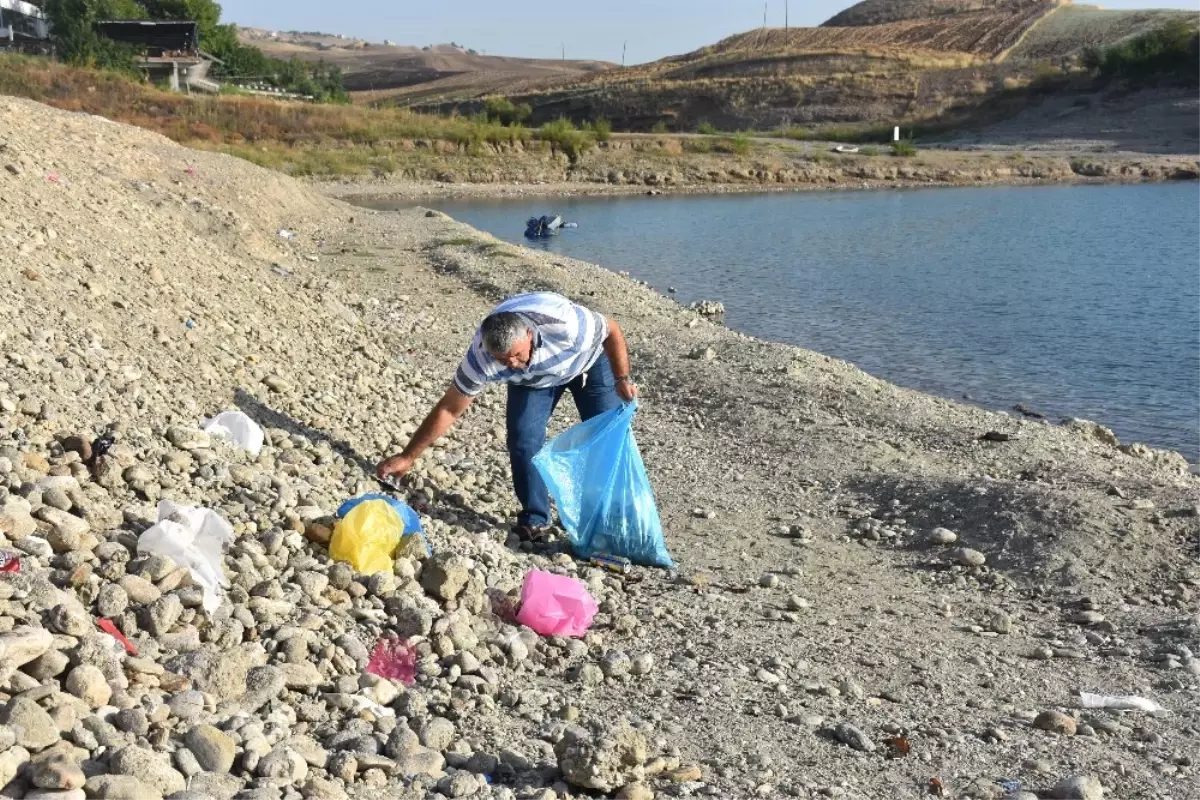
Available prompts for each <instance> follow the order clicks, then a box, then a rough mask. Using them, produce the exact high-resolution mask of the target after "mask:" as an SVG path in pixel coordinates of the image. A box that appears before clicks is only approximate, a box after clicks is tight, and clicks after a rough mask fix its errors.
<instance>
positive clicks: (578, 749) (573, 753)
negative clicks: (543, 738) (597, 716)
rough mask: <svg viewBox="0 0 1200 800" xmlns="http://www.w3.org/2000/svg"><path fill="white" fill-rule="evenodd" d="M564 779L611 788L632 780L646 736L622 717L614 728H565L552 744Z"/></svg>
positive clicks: (588, 786) (641, 759)
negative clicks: (557, 739)
mask: <svg viewBox="0 0 1200 800" xmlns="http://www.w3.org/2000/svg"><path fill="white" fill-rule="evenodd" d="M554 755H555V756H556V757H557V758H558V768H559V770H560V771H561V772H562V774H563V778H565V779H566V781H567V783H570V784H572V785H574V786H579V787H581V788H584V789H596V790H598V791H601V792H613V791H616V790H617V789H619V788H621V787H622V786H624V785H625V784H627V783H630V782H631V781H633V780H635V779H636V778H637V777H639V776H638V775H636V774H635V770H637V768H638V767H641V766H642V765H643V764H644V763H645V762H646V755H647V751H646V737H644V736H642V734H640V733H638V732H637V731H636V730H634V729H633V728H631V727H630V726H629V724H628V723H626V722H624V721H622V722H621V724H620V725H618V726H616V727H615V728H611V729H607V728H593V729H592V730H588V729H586V728H581V727H578V726H572V727H570V728H567V730H566V733H565V734H564V735H563V738H562V739H560V740H559V742H558V744H557V745H555V747H554Z"/></svg>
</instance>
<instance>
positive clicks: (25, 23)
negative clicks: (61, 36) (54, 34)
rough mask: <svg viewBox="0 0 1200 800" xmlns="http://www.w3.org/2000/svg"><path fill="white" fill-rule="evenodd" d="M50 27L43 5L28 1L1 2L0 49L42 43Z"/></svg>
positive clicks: (2, 0) (9, 0)
mask: <svg viewBox="0 0 1200 800" xmlns="http://www.w3.org/2000/svg"><path fill="white" fill-rule="evenodd" d="M49 38H50V26H49V25H48V24H47V23H46V15H45V14H44V13H42V9H41V5H40V4H38V3H29V2H26V0H0V47H13V46H16V45H23V44H27V43H36V42H42V41H45V40H47V39H49Z"/></svg>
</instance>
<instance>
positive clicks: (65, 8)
mask: <svg viewBox="0 0 1200 800" xmlns="http://www.w3.org/2000/svg"><path fill="white" fill-rule="evenodd" d="M45 12H46V18H47V20H49V22H50V28H51V36H52V38H53V40H54V47H55V49H56V50H57V51H58V54H59V57H60V58H62V59H63V60H64V61H67V62H68V63H71V64H75V65H77V66H85V67H104V68H110V69H120V70H124V71H128V72H136V62H135V60H134V54H133V51H132V50H131V49H129V48H127V47H123V46H121V45H119V44H117V43H116V42H113V41H112V40H110V39H108V38H106V37H104V36H101V35H100V34H99V33H97V32H96V23H97V22H98V21H100V20H104V19H145V18H146V11H145V9H143V8H142V7H141V6H140V5H138V4H137V3H136V2H134V0H48V2H47V3H46V6H45Z"/></svg>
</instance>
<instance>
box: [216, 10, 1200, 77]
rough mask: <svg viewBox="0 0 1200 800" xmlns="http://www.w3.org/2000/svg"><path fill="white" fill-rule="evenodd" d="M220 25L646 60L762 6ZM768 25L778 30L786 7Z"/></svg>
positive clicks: (757, 16)
mask: <svg viewBox="0 0 1200 800" xmlns="http://www.w3.org/2000/svg"><path fill="white" fill-rule="evenodd" d="M852 4H853V0H790V2H789V3H788V6H789V21H790V23H791V24H792V25H819V24H820V23H822V22H824V21H825V20H826V19H828V18H829V17H831V16H833V15H834V14H836V13H837V12H838V11H840V10H842V9H843V8H846V7H847V6H850V5H852ZM1101 4H1102V5H1103V6H1104V7H1106V8H1163V7H1173V8H1191V9H1193V10H1196V9H1197V2H1196V0H1191V2H1188V0H1158V2H1155V0H1112V1H1111V2H1106V3H1101ZM221 6H222V8H223V9H224V11H225V13H224V16H223V19H224V20H225V21H227V22H236V23H238V24H239V25H245V26H250V27H256V28H269V29H277V30H307V31H322V32H326V33H342V34H346V35H347V36H354V37H357V38H361V39H368V40H371V41H382V40H384V39H391V40H393V41H395V42H397V43H398V44H415V45H426V44H441V43H445V42H451V41H453V42H457V43H458V44H461V45H463V46H464V47H473V48H475V49H476V50H481V51H483V52H486V53H489V54H492V55H500V56H525V57H529V58H558V57H559V54H560V52H561V50H560V48H561V47H562V46H563V45H565V46H566V51H567V58H595V59H603V60H606V61H615V62H620V60H621V43H622V42H624V41H628V42H629V54H628V63H630V64H635V63H638V62H641V61H653V60H654V59H657V58H662V57H663V56H667V55H674V54H677V53H685V52H688V51H690V50H695V49H697V48H699V47H703V46H704V45H706V44H712V43H713V42H716V41H717V40H719V39H723V38H724V37H726V36H729V35H731V34H734V33H740V32H742V31H746V30H749V29H750V28H755V27H758V26H760V25H762V22H763V2H762V0H590V2H579V0H564V2H553V0H551V2H544V1H543V2H513V0H505V1H504V2H501V1H500V0H451V1H450V2H440V3H438V2H430V1H429V0H419V1H416V2H415V1H414V0H391V1H390V2H388V0H340V2H336V3H335V2H330V1H329V0H221ZM767 11H768V16H767V22H768V24H770V25H777V26H782V25H783V12H784V0H769V3H768V9H767Z"/></svg>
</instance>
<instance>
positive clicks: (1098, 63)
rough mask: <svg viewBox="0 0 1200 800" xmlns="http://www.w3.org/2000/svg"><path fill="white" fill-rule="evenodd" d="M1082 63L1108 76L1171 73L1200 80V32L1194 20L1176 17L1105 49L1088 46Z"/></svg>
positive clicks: (1129, 76) (1154, 75)
mask: <svg viewBox="0 0 1200 800" xmlns="http://www.w3.org/2000/svg"><path fill="white" fill-rule="evenodd" d="M1083 63H1084V66H1086V67H1088V68H1089V69H1092V70H1096V71H1098V72H1099V73H1100V74H1101V75H1103V76H1104V77H1109V78H1151V77H1159V76H1170V77H1175V78H1182V79H1184V80H1186V81H1188V82H1189V83H1196V82H1197V81H1198V80H1200V34H1197V31H1196V29H1195V28H1194V27H1193V26H1192V25H1191V24H1189V23H1187V22H1185V21H1183V20H1173V21H1171V22H1168V23H1167V24H1165V25H1163V26H1162V27H1161V28H1159V29H1158V30H1155V31H1150V32H1149V33H1144V34H1142V35H1140V36H1135V37H1133V38H1132V39H1129V40H1128V41H1125V42H1121V43H1120V44H1116V45H1113V46H1112V47H1109V48H1106V49H1104V50H1100V49H1097V48H1088V49H1087V50H1086V51H1085V52H1084V56H1083Z"/></svg>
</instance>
